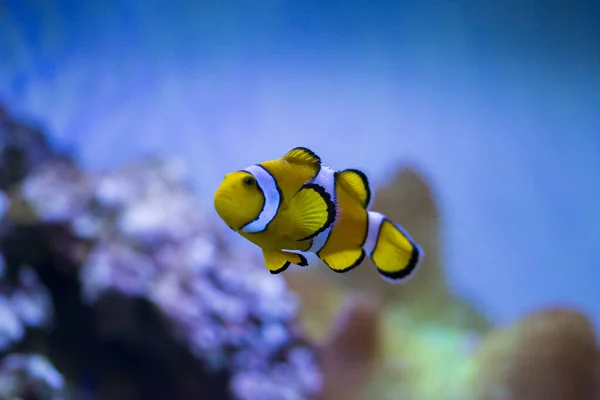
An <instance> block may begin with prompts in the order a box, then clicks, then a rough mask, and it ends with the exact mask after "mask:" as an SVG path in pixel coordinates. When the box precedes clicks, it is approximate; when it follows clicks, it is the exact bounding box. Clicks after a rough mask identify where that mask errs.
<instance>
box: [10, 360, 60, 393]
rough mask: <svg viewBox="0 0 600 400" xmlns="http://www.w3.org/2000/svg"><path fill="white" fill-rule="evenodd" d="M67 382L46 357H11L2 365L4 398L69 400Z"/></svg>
mask: <svg viewBox="0 0 600 400" xmlns="http://www.w3.org/2000/svg"><path fill="white" fill-rule="evenodd" d="M65 395H66V391H65V380H64V378H63V376H62V375H61V374H60V373H59V372H58V371H57V370H56V369H55V368H54V365H52V363H50V362H49V361H48V360H47V359H46V358H45V357H43V356H40V355H35V354H17V353H14V354H10V355H8V356H6V357H5V358H4V359H2V361H1V362H0V398H2V399H25V398H34V399H39V400H63V399H66V396H65Z"/></svg>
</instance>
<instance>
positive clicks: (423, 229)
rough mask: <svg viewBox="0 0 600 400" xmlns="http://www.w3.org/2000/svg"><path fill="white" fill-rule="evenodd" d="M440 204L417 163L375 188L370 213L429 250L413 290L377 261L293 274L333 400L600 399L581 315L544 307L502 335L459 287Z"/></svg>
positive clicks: (598, 373) (592, 349) (589, 332)
mask: <svg viewBox="0 0 600 400" xmlns="http://www.w3.org/2000/svg"><path fill="white" fill-rule="evenodd" d="M434 199H435V196H434V195H433V194H432V191H431V189H430V187H429V185H428V184H427V183H426V182H425V180H424V179H423V178H422V176H421V175H420V174H419V173H418V172H417V171H416V170H415V169H413V168H402V169H400V170H399V171H398V173H397V174H396V175H395V176H394V178H393V179H392V180H391V181H390V183H389V184H388V185H386V186H383V187H381V188H378V190H377V191H376V193H375V198H374V205H373V208H374V209H377V210H379V211H381V212H384V213H386V214H387V215H388V216H390V218H392V219H393V220H394V221H397V222H399V223H400V224H402V225H404V226H405V227H406V228H407V230H408V231H409V232H411V234H412V235H413V237H414V238H415V239H416V240H418V241H419V242H420V243H421V244H422V246H423V247H424V248H425V251H426V252H427V258H426V259H425V262H424V265H423V267H422V268H421V270H420V271H419V274H418V275H417V276H416V277H415V278H414V279H413V280H411V281H410V283H409V284H407V285H403V286H393V285H389V284H388V283H387V282H384V281H383V280H381V279H380V278H379V276H378V275H377V273H376V272H375V267H374V266H373V265H372V263H371V262H370V261H367V262H365V264H363V265H361V266H360V267H359V268H357V269H355V270H353V271H350V272H349V273H348V274H345V275H342V276H340V275H338V274H332V273H331V272H330V271H328V270H327V268H326V266H324V265H318V266H316V267H315V268H312V269H303V270H290V271H289V272H288V273H287V274H286V279H287V281H288V283H289V286H290V287H291V288H292V289H293V290H295V291H296V292H297V293H298V295H299V297H300V298H301V300H302V301H301V304H302V307H301V311H300V317H301V321H302V324H303V326H304V327H305V330H306V332H307V333H308V334H309V335H310V336H311V337H312V338H313V340H315V341H316V342H319V343H321V346H322V350H321V351H322V353H323V374H324V385H325V390H324V396H325V399H326V400H335V399H340V398H343V399H346V398H348V399H378V400H388V399H389V400H396V399H403V400H441V399H451V400H505V399H510V400H529V399H548V400H552V399H577V400H578V399H581V400H583V399H587V400H600V397H599V396H600V391H598V390H599V388H600V357H599V355H600V352H599V351H598V350H597V347H598V345H597V341H596V336H595V332H594V331H593V329H592V327H591V325H590V322H589V321H588V319H587V318H586V317H585V316H584V315H582V314H581V313H579V312H576V311H574V310H570V309H555V310H546V311H540V312H539V313H538V314H536V315H534V316H529V317H525V318H524V319H523V320H522V321H518V322H517V323H516V325H515V326H514V327H511V328H507V329H498V328H496V329H494V327H493V326H492V324H491V323H490V322H489V321H488V320H487V319H486V318H485V316H483V315H482V314H481V313H480V312H478V311H477V309H476V307H474V306H473V305H472V304H471V303H470V302H468V301H466V300H465V299H463V298H461V297H459V296H457V295H456V294H454V293H452V292H451V290H450V289H449V287H448V285H447V283H446V281H445V276H444V273H443V271H444V268H443V263H442V261H441V256H440V253H441V251H440V249H441V243H440V234H439V230H440V215H439V212H438V209H437V206H436V204H435V201H434ZM357 293H360V294H361V296H362V297H361V296H359V298H362V299H363V300H362V301H363V302H364V301H365V300H364V299H379V307H378V308H374V306H373V304H374V300H372V301H371V302H369V303H366V304H362V305H361V303H360V302H359V303H356V301H355V300H354V298H355V297H356V295H357ZM369 304H370V305H369ZM340 308H341V311H338V310H339V309H340ZM340 315H341V316H344V315H353V317H352V319H353V320H354V323H350V322H348V319H347V318H337V316H340ZM332 321H333V322H332ZM342 332H343V334H342ZM353 338H360V339H358V340H353ZM349 360H361V362H360V363H352V362H350V361H349ZM341 382H345V384H344V383H341Z"/></svg>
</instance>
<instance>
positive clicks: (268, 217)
mask: <svg viewBox="0 0 600 400" xmlns="http://www.w3.org/2000/svg"><path fill="white" fill-rule="evenodd" d="M242 171H245V172H248V173H250V174H252V176H254V178H256V183H257V184H258V186H259V187H260V188H261V190H262V192H263V196H264V197H265V205H264V207H263V209H262V211H261V212H260V214H258V217H257V218H256V219H255V220H254V221H252V222H249V223H248V224H246V225H244V227H243V228H242V231H243V232H246V233H258V232H262V231H264V230H265V229H267V226H268V225H269V223H270V222H271V221H273V219H274V218H275V216H276V215H277V212H278V211H279V206H280V205H281V195H280V194H279V191H278V190H277V182H275V178H273V176H272V175H271V174H270V173H269V172H268V171H267V170H265V169H264V168H263V167H261V166H259V165H251V166H249V167H247V168H244V169H243V170H242Z"/></svg>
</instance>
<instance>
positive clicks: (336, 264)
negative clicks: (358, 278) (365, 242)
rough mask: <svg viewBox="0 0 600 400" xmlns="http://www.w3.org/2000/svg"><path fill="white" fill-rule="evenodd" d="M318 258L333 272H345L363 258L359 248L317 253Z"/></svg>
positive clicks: (363, 254) (361, 250) (363, 253)
mask: <svg viewBox="0 0 600 400" xmlns="http://www.w3.org/2000/svg"><path fill="white" fill-rule="evenodd" d="M318 256H319V258H320V259H321V260H323V262H324V263H325V264H327V266H328V267H329V268H331V269H332V270H334V271H335V272H339V273H342V272H347V271H350V270H351V269H353V268H354V267H357V266H358V265H359V264H360V263H361V262H362V261H363V259H364V258H365V252H364V250H363V249H361V248H356V249H349V250H343V251H338V252H335V253H330V254H318Z"/></svg>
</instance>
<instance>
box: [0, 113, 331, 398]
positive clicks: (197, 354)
mask: <svg viewBox="0 0 600 400" xmlns="http://www.w3.org/2000/svg"><path fill="white" fill-rule="evenodd" d="M0 127H1V128H0V129H1V130H0V145H1V146H2V147H1V149H0V150H1V151H0V155H1V157H0V171H3V173H2V175H1V179H0V188H1V189H2V190H3V191H4V193H5V194H3V195H2V196H0V199H2V202H1V203H0V204H2V207H1V208H2V209H3V211H4V212H3V215H4V217H3V219H2V221H1V228H0V250H1V251H2V254H3V256H4V257H3V258H2V263H1V266H2V267H3V268H2V271H3V278H2V279H3V280H2V288H3V290H2V292H1V293H0V296H1V297H0V313H1V315H0V317H1V318H0V345H1V346H2V348H1V350H2V351H4V354H5V356H4V358H3V364H2V368H1V369H0V382H5V383H6V384H5V385H4V388H3V390H6V396H7V397H2V398H12V397H9V396H17V395H19V394H18V393H21V391H22V390H27V393H29V394H28V395H27V396H25V395H23V394H21V395H19V396H22V397H23V398H28V399H58V398H61V397H60V396H61V395H65V394H64V393H66V389H65V387H67V386H68V388H69V391H70V395H71V396H75V398H94V399H104V398H106V399H145V400H150V399H165V398H177V399H204V398H206V399H240V400H270V399H273V400H286V399H290V400H292V399H294V400H295V399H311V398H315V397H316V396H317V395H318V393H319V391H320V388H321V373H320V368H319V364H318V360H317V355H316V353H315V349H314V348H313V347H312V346H311V344H310V343H309V342H308V341H307V340H305V339H304V338H303V335H302V332H301V331H300V330H299V329H298V326H297V323H296V315H297V308H298V301H297V298H296V297H295V296H294V294H293V293H292V292H291V291H290V290H288V288H287V287H286V284H285V281H284V280H283V278H282V277H277V276H272V275H270V274H268V272H267V271H266V270H265V269H264V266H262V265H261V264H259V263H252V262H249V261H248V257H244V256H243V255H235V254H232V252H231V251H228V249H227V246H226V245H225V244H224V243H223V242H222V241H221V240H220V238H219V235H218V234H217V233H215V228H214V227H213V226H211V224H210V222H208V220H207V218H206V216H205V214H204V212H203V209H202V205H201V203H200V202H199V201H198V200H197V199H196V197H195V196H194V193H193V189H192V188H190V187H189V185H188V184H187V182H186V178H185V169H184V168H183V166H182V165H181V163H179V162H176V161H165V160H147V161H145V162H141V163H139V164H135V165H131V166H129V167H126V168H123V169H121V170H118V171H116V172H112V173H106V174H96V175H94V174H90V173H86V172H84V171H82V170H80V169H79V168H78V167H77V165H76V164H75V163H74V162H73V160H72V159H71V158H70V157H69V156H66V155H63V154H59V153H58V152H56V151H55V150H53V149H52V148H51V147H50V145H49V144H48V143H47V141H46V140H45V139H44V137H43V135H42V134H41V133H40V132H39V131H38V130H35V129H32V128H31V127H29V126H27V125H24V124H21V123H19V122H17V121H14V120H12V119H11V118H10V117H9V116H8V115H7V114H6V113H4V116H3V118H2V120H1V125H0ZM59 371H60V372H59ZM63 390H65V392H64V393H63V392H62V391H63ZM65 396H66V395H65ZM65 398H67V397H65ZM68 398H70V397H68Z"/></svg>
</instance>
